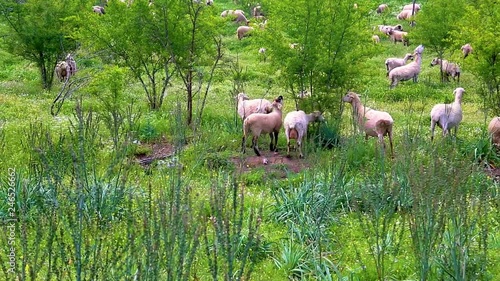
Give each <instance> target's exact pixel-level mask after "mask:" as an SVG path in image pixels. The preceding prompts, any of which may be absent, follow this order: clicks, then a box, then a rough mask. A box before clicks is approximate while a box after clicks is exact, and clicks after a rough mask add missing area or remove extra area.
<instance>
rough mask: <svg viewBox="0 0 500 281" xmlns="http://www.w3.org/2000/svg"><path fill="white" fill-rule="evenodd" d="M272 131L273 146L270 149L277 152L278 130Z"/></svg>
mask: <svg viewBox="0 0 500 281" xmlns="http://www.w3.org/2000/svg"><path fill="white" fill-rule="evenodd" d="M273 133H274V146H273V147H272V148H271V151H273V152H277V151H278V134H279V131H277V132H276V131H275V132H273ZM271 143H272V142H271Z"/></svg>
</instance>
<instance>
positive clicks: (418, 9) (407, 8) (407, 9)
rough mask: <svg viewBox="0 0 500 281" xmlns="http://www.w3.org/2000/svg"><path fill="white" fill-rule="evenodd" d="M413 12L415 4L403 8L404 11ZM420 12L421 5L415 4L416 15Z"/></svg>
mask: <svg viewBox="0 0 500 281" xmlns="http://www.w3.org/2000/svg"><path fill="white" fill-rule="evenodd" d="M412 10H413V3H412V4H408V5H404V6H403V11H412ZM418 11H420V4H417V3H415V14H416V13H417V12H418Z"/></svg>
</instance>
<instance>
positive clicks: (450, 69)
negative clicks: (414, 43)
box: [431, 58, 460, 83]
mask: <svg viewBox="0 0 500 281" xmlns="http://www.w3.org/2000/svg"><path fill="white" fill-rule="evenodd" d="M435 65H440V66H441V71H442V72H443V75H444V76H443V79H446V81H450V76H451V77H452V78H453V80H455V78H457V82H458V83H459V82H460V66H458V64H455V63H452V62H449V61H447V60H443V59H440V58H434V59H433V60H432V61H431V67H432V66H435Z"/></svg>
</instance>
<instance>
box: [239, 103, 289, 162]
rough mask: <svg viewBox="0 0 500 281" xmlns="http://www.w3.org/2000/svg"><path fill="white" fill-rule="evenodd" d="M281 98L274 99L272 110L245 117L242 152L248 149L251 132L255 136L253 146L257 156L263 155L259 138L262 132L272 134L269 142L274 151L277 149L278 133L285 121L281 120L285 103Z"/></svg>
mask: <svg viewBox="0 0 500 281" xmlns="http://www.w3.org/2000/svg"><path fill="white" fill-rule="evenodd" d="M279 99H280V98H278V99H276V100H275V101H273V103H272V111H271V112H270V113H268V114H266V113H254V114H250V115H249V116H248V117H247V118H245V121H243V138H242V140H241V151H242V153H245V151H246V138H247V136H248V135H249V134H251V135H252V136H253V137H252V148H253V151H254V152H255V154H257V156H261V153H260V151H259V147H258V140H259V136H260V135H261V134H269V135H270V137H271V143H270V144H269V149H270V150H271V151H274V152H276V151H277V144H278V134H279V131H280V130H281V125H282V123H283V122H282V120H281V118H282V112H281V108H282V106H283V105H282V104H281V102H280V101H279Z"/></svg>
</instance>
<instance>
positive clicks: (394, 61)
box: [385, 53, 413, 76]
mask: <svg viewBox="0 0 500 281" xmlns="http://www.w3.org/2000/svg"><path fill="white" fill-rule="evenodd" d="M408 60H413V55H412V54H410V53H408V54H406V55H405V56H404V58H402V59H400V58H388V59H386V60H385V68H386V69H387V75H386V76H389V72H391V70H393V69H394V68H396V67H400V66H403V65H405V64H406V62H407V61H408Z"/></svg>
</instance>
